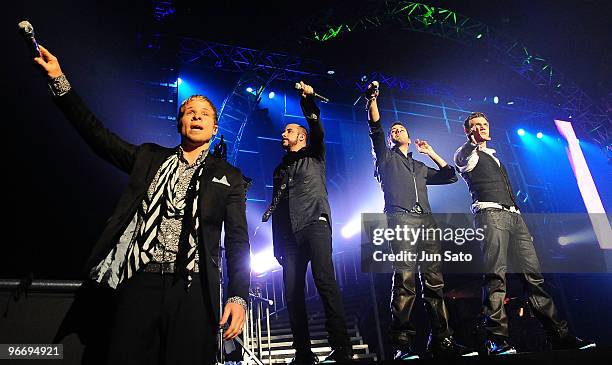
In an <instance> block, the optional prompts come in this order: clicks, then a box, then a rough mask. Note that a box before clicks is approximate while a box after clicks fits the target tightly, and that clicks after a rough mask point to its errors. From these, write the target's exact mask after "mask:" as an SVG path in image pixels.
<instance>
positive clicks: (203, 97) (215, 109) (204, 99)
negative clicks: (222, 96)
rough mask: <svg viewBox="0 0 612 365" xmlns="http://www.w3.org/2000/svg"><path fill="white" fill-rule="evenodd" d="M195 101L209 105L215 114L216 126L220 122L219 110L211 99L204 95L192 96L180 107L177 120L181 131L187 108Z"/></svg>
mask: <svg viewBox="0 0 612 365" xmlns="http://www.w3.org/2000/svg"><path fill="white" fill-rule="evenodd" d="M194 100H200V101H205V102H207V103H208V105H210V108H211V109H212V111H213V113H214V119H215V125H216V124H217V123H218V122H219V121H218V116H217V108H216V107H215V104H213V102H212V101H210V99H209V98H208V97H206V96H204V95H198V94H195V95H191V96H190V97H188V98H187V99H185V100H183V102H182V103H181V106H180V107H179V112H178V116H177V118H176V121H177V124H178V126H179V129H180V125H181V118H183V115H185V108H186V107H187V104H188V103H189V102H191V101H194Z"/></svg>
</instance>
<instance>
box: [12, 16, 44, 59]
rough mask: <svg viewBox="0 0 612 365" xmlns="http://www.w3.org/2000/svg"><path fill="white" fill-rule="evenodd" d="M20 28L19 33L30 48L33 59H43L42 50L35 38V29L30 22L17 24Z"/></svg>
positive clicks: (24, 21) (25, 21)
mask: <svg viewBox="0 0 612 365" xmlns="http://www.w3.org/2000/svg"><path fill="white" fill-rule="evenodd" d="M17 26H18V27H19V32H20V33H21V35H22V36H23V39H25V41H26V43H27V44H28V48H29V49H30V53H31V54H32V56H33V57H42V56H41V54H40V49H38V43H37V42H36V38H34V27H33V26H32V24H30V22H29V21H27V20H23V21H20V22H19V24H17Z"/></svg>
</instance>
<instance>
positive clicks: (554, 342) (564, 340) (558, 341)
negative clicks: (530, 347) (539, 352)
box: [550, 335, 597, 350]
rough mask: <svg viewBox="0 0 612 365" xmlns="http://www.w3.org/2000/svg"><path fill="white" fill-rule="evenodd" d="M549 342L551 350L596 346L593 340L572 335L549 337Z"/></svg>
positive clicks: (581, 348)
mask: <svg viewBox="0 0 612 365" xmlns="http://www.w3.org/2000/svg"><path fill="white" fill-rule="evenodd" d="M550 344H551V346H552V349H553V350H586V349H592V348H595V347H596V346H597V345H596V344H595V342H593V341H588V340H583V339H580V338H578V337H576V336H572V335H566V336H563V337H553V338H551V339H550Z"/></svg>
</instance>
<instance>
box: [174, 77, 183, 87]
mask: <svg viewBox="0 0 612 365" xmlns="http://www.w3.org/2000/svg"><path fill="white" fill-rule="evenodd" d="M182 83H183V80H182V79H181V78H180V77H179V78H178V79H176V85H177V86H181V84H182Z"/></svg>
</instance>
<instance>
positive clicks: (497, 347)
mask: <svg viewBox="0 0 612 365" xmlns="http://www.w3.org/2000/svg"><path fill="white" fill-rule="evenodd" d="M485 347H486V348H487V354H489V355H512V354H516V349H515V348H514V346H512V345H510V344H509V343H508V341H507V340H487V342H486V343H485Z"/></svg>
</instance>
